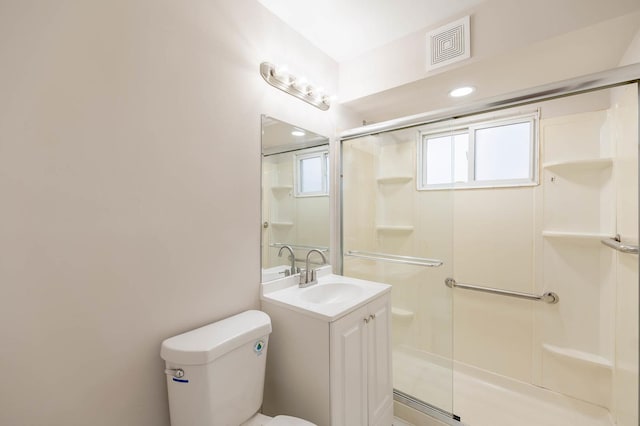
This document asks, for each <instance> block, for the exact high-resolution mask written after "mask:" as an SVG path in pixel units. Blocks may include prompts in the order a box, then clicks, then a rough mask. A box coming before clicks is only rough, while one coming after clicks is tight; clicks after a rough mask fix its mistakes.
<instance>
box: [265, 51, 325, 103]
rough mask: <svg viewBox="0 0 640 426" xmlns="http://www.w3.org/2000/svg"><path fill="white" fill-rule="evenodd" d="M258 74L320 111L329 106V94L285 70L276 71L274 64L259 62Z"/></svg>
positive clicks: (274, 85)
mask: <svg viewBox="0 0 640 426" xmlns="http://www.w3.org/2000/svg"><path fill="white" fill-rule="evenodd" d="M260 75H262V78H264V80H265V81H266V82H267V83H269V84H270V85H272V86H273V87H275V88H277V89H280V90H282V91H283V92H287V93H288V94H290V95H293V96H295V97H296V98H298V99H302V100H303V101H305V102H307V103H309V104H311V105H313V106H314V107H316V108H320V109H321V110H322V111H326V110H328V109H329V107H330V106H331V101H330V99H329V96H327V95H325V94H324V93H322V92H321V91H320V90H318V88H316V87H314V86H313V85H311V84H309V83H307V82H306V81H304V82H303V81H302V79H297V78H296V77H295V76H294V75H292V74H289V73H286V72H280V73H277V72H276V67H275V65H273V64H270V63H269V62H263V63H261V64H260Z"/></svg>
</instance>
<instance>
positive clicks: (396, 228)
mask: <svg viewBox="0 0 640 426" xmlns="http://www.w3.org/2000/svg"><path fill="white" fill-rule="evenodd" d="M413 229H414V227H413V226H408V225H407V226H400V225H378V226H376V231H378V232H389V233H399V234H403V233H406V234H409V233H411V232H413Z"/></svg>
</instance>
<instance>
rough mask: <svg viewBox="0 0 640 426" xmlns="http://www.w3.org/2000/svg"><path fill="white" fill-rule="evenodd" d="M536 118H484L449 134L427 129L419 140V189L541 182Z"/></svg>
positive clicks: (498, 185)
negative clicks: (538, 175)
mask: <svg viewBox="0 0 640 426" xmlns="http://www.w3.org/2000/svg"><path fill="white" fill-rule="evenodd" d="M536 126H537V117H536V116H535V115H527V116H520V117H515V118H510V119H507V120H504V119H503V120H493V121H484V122H481V123H474V124H473V125H469V126H466V127H461V128H458V129H457V130H455V131H449V132H447V133H443V132H441V131H440V132H438V131H437V130H431V131H430V130H429V129H425V130H423V131H422V132H421V133H420V142H419V144H418V151H419V152H418V177H419V179H418V189H421V190H430V189H451V188H479V187H480V188H486V187H502V186H526V185H535V184H537V168H538V149H537V146H538V144H537V142H536V135H537V131H536Z"/></svg>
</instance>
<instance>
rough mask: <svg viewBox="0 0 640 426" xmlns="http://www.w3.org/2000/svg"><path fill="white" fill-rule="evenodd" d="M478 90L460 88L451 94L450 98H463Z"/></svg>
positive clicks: (469, 87)
mask: <svg viewBox="0 0 640 426" xmlns="http://www.w3.org/2000/svg"><path fill="white" fill-rule="evenodd" d="M475 90H476V89H475V88H474V87H471V86H464V87H458V88H457V89H453V90H452V91H450V92H449V96H451V97H452V98H460V97H462V96H467V95H470V94H471V93H473V92H474V91H475Z"/></svg>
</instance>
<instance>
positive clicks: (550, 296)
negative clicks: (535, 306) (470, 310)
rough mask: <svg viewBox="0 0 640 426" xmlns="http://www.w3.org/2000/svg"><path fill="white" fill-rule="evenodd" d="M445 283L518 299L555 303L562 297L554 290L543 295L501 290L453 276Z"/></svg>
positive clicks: (453, 286)
mask: <svg viewBox="0 0 640 426" xmlns="http://www.w3.org/2000/svg"><path fill="white" fill-rule="evenodd" d="M444 283H445V285H446V286H447V287H449V288H461V289H464V290H474V291H481V292H483V293H490V294H497V295H499V296H509V297H517V298H518V299H526V300H534V301H536V302H545V303H551V304H555V303H558V302H559V301H560V297H559V296H558V295H557V294H556V293H554V292H552V291H548V292H546V293H544V294H543V295H541V296H538V295H537V294H529V293H520V292H518V291H510V290H500V289H498V288H490V287H481V286H479V285H471V284H463V283H457V282H456V280H454V279H453V278H446V279H445V280H444Z"/></svg>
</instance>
